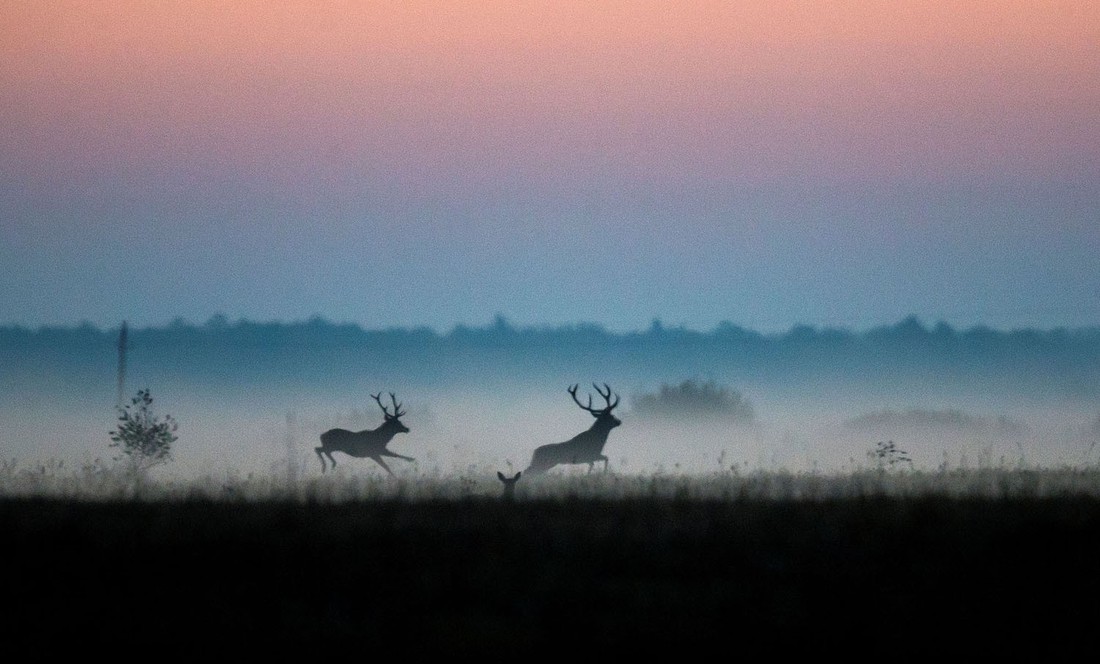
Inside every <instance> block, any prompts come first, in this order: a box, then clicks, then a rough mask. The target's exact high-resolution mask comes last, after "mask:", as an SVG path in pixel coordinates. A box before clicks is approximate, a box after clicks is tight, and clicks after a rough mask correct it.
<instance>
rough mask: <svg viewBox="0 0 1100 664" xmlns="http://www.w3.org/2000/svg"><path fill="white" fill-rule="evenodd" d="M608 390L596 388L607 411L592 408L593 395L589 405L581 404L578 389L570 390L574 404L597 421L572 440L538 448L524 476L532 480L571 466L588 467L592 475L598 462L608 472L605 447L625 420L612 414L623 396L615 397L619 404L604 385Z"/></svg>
mask: <svg viewBox="0 0 1100 664" xmlns="http://www.w3.org/2000/svg"><path fill="white" fill-rule="evenodd" d="M603 386H604V389H603V390H601V389H600V387H599V386H598V385H596V384H595V383H593V384H592V387H594V388H596V391H597V392H599V394H600V396H601V397H603V399H604V404H605V405H604V407H603V408H593V407H592V395H591V394H589V395H588V405H587V406H586V405H584V404H582V403H581V401H580V399H578V398H577V388H578V386H577V385H574V386H572V387H570V388H569V390H568V391H569V394H570V395H572V397H573V401H574V402H576V404H577V405H578V406H580V407H581V408H582V409H584V410H587V411H588V412H589V413H591V414H592V417H595V418H596V421H595V422H593V423H592V426H591V427H589V429H588V430H587V431H584V432H582V433H579V434H577V435H576V436H573V437H572V438H570V439H569V440H567V441H565V442H562V443H550V444H548V445H542V446H540V447H537V448H535V452H534V454H532V455H531V464H530V465H529V466H528V467H527V469H526V470H524V471H523V474H524V475H527V476H528V477H530V476H534V475H541V474H543V473H545V472H546V471H548V470H550V469H551V468H553V467H554V466H558V465H569V464H580V463H587V464H588V472H592V468H593V466H594V465H595V464H596V462H598V461H602V462H603V470H604V472H607V457H606V456H604V454H603V448H604V445H606V444H607V436H608V434H610V433H611V430H612V429H614V428H615V427H617V426H619V425H620V424H622V420H620V419H619V418H617V417H615V416H614V415H612V414H611V411H612V410H614V409H615V406H618V405H619V395H617V394H616V395H615V400H614V401H612V400H611V396H612V395H611V387H610V386H609V385H608V384H607V383H604V385H603Z"/></svg>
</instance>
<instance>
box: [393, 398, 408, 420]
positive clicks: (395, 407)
mask: <svg viewBox="0 0 1100 664" xmlns="http://www.w3.org/2000/svg"><path fill="white" fill-rule="evenodd" d="M390 401H392V402H393V417H394V419H396V418H398V417H401V416H402V415H404V414H405V413H402V412H401V404H399V403H397V397H395V396H394V395H393V392H390Z"/></svg>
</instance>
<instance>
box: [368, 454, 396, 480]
mask: <svg viewBox="0 0 1100 664" xmlns="http://www.w3.org/2000/svg"><path fill="white" fill-rule="evenodd" d="M371 458H372V459H374V460H375V461H376V462H377V463H378V465H379V466H382V469H383V470H385V471H386V472H387V473H389V474H390V477H397V476H396V475H394V474H393V471H392V470H390V467H389V466H387V465H386V462H385V461H383V460H382V457H381V455H378V456H372V457H371Z"/></svg>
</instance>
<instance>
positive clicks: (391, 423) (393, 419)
mask: <svg viewBox="0 0 1100 664" xmlns="http://www.w3.org/2000/svg"><path fill="white" fill-rule="evenodd" d="M371 397H372V398H373V399H374V400H375V401H377V402H378V407H379V408H381V409H382V414H383V416H384V417H385V420H384V421H383V422H382V426H384V427H387V428H389V429H392V430H393V431H394V432H396V433H408V432H409V428H408V427H407V426H405V425H404V424H403V423H402V422H401V420H400V419H399V418H400V417H401V416H402V415H404V414H405V413H404V412H402V411H401V404H399V403H397V397H395V396H394V394H393V392H390V401H391V402H393V414H392V415H391V414H390V411H389V409H387V408H386V406H385V404H383V403H382V393H381V392H379V393H378V394H372V395H371Z"/></svg>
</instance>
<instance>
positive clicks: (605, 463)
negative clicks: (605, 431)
mask: <svg viewBox="0 0 1100 664" xmlns="http://www.w3.org/2000/svg"><path fill="white" fill-rule="evenodd" d="M600 460H601V461H603V472H605V473H606V472H607V457H605V456H603V455H602V454H601V455H600Z"/></svg>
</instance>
